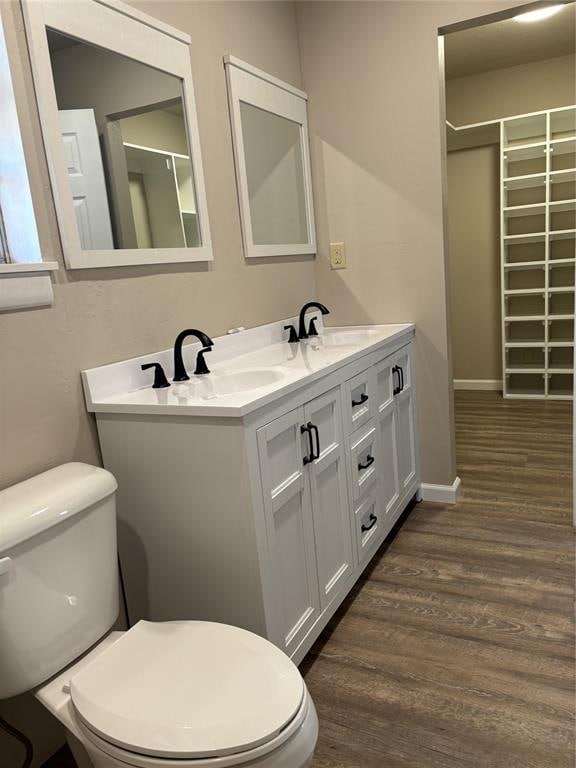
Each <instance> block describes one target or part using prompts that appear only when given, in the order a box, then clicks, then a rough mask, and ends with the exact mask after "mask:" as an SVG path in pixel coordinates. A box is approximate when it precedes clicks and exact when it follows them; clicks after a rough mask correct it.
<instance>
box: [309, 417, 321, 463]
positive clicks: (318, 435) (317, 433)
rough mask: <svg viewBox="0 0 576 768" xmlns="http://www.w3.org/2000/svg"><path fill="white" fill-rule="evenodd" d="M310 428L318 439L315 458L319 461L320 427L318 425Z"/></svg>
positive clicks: (312, 425) (311, 425)
mask: <svg viewBox="0 0 576 768" xmlns="http://www.w3.org/2000/svg"><path fill="white" fill-rule="evenodd" d="M310 427H311V429H312V431H313V432H314V435H315V437H316V456H314V457H313V458H315V459H319V458H320V433H319V432H318V427H317V426H316V424H310Z"/></svg>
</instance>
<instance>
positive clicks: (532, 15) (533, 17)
mask: <svg viewBox="0 0 576 768" xmlns="http://www.w3.org/2000/svg"><path fill="white" fill-rule="evenodd" d="M562 8H564V6H563V5H548V6H546V7H545V8H538V9H536V10H535V11H526V13H520V14H518V16H514V21H521V22H527V21H542V19H548V18H549V17H550V16H554V14H556V13H558V11H561V10H562Z"/></svg>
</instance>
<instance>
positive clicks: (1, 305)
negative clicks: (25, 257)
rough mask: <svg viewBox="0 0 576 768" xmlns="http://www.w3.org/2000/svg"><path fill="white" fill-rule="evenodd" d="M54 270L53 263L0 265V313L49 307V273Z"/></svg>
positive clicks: (52, 295) (37, 262) (54, 263)
mask: <svg viewBox="0 0 576 768" xmlns="http://www.w3.org/2000/svg"><path fill="white" fill-rule="evenodd" d="M56 269H58V264H57V262H55V261H35V262H29V263H27V264H0V312H10V311H14V310H17V309H34V308H35V307H49V306H51V305H52V301H53V299H54V294H53V293H52V280H51V278H50V272H53V271H54V270H56Z"/></svg>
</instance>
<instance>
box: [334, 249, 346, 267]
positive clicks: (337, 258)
mask: <svg viewBox="0 0 576 768" xmlns="http://www.w3.org/2000/svg"><path fill="white" fill-rule="evenodd" d="M330 266H331V267H332V269H346V248H345V246H344V243H330Z"/></svg>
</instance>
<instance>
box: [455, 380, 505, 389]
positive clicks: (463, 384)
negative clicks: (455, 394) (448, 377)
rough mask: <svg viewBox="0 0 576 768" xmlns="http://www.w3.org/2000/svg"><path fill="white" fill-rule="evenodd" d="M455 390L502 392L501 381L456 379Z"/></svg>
mask: <svg viewBox="0 0 576 768" xmlns="http://www.w3.org/2000/svg"><path fill="white" fill-rule="evenodd" d="M454 389H490V390H501V389H502V380H501V379H454Z"/></svg>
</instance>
